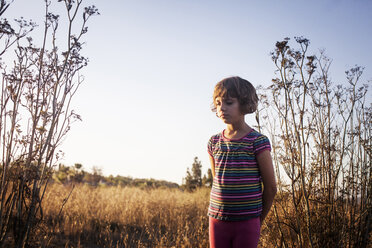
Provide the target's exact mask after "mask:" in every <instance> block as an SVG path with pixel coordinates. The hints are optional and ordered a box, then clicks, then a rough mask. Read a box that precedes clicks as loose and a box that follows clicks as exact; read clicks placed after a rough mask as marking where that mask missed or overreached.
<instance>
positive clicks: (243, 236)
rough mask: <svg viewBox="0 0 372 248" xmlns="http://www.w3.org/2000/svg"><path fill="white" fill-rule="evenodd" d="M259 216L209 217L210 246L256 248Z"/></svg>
mask: <svg viewBox="0 0 372 248" xmlns="http://www.w3.org/2000/svg"><path fill="white" fill-rule="evenodd" d="M260 229H261V224H260V218H259V217H257V218H253V219H249V220H244V221H222V220H217V219H214V218H212V217H209V244H210V247H211V248H256V247H257V244H258V240H259V238H260Z"/></svg>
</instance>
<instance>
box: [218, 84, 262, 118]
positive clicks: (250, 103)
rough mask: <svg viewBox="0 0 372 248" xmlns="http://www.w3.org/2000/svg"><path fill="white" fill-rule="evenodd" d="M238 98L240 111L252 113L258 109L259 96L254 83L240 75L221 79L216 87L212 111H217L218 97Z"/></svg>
mask: <svg viewBox="0 0 372 248" xmlns="http://www.w3.org/2000/svg"><path fill="white" fill-rule="evenodd" d="M217 97H222V98H229V97H233V98H237V99H238V101H239V104H240V111H241V112H242V113H243V114H251V113H253V112H255V111H256V110H257V103H258V97H257V94H256V89H255V88H254V87H253V85H252V84H251V83H250V82H249V81H247V80H245V79H242V78H240V77H229V78H225V79H223V80H221V81H220V82H218V83H217V84H216V86H215V87H214V92H213V104H212V111H213V112H216V103H215V101H216V98H217Z"/></svg>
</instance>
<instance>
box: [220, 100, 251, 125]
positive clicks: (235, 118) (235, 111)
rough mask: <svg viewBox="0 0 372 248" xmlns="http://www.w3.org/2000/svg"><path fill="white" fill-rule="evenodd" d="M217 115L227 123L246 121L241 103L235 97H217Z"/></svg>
mask: <svg viewBox="0 0 372 248" xmlns="http://www.w3.org/2000/svg"><path fill="white" fill-rule="evenodd" d="M214 103H215V105H216V110H217V116H218V117H219V118H220V119H221V120H222V121H223V122H224V123H226V124H234V123H238V122H240V121H242V120H243V121H244V114H242V113H241V111H240V104H239V101H238V99H237V98H234V97H227V98H222V97H216V99H215V100H214Z"/></svg>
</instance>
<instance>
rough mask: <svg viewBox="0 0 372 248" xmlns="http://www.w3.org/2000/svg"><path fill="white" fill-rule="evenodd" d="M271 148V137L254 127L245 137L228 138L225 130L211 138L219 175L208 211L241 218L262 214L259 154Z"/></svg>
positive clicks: (219, 216)
mask: <svg viewBox="0 0 372 248" xmlns="http://www.w3.org/2000/svg"><path fill="white" fill-rule="evenodd" d="M265 150H269V151H270V150H271V146H270V141H269V139H268V138H267V137H266V136H265V135H262V134H260V133H259V132H257V131H255V130H254V129H252V130H251V131H250V132H249V133H248V134H246V135H245V136H244V137H243V138H241V139H227V138H226V137H224V135H223V132H222V133H219V134H217V135H214V136H212V137H211V138H210V140H209V142H208V153H209V154H210V155H211V156H213V158H214V161H215V176H214V178H213V186H212V190H211V195H210V203H209V209H208V215H209V216H211V217H213V218H215V219H219V220H226V221H237V220H246V219H250V218H253V217H258V216H260V215H261V212H262V185H261V176H260V171H259V168H258V163H257V160H256V156H257V155H258V154H259V153H260V152H262V151H265Z"/></svg>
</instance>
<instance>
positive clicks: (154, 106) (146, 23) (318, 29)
mask: <svg viewBox="0 0 372 248" xmlns="http://www.w3.org/2000/svg"><path fill="white" fill-rule="evenodd" d="M92 4H94V5H95V6H96V7H97V8H98V9H99V11H100V13H101V15H100V16H97V17H94V18H92V19H91V21H90V22H89V31H88V33H87V35H86V37H85V41H86V45H85V47H84V51H83V53H84V54H85V55H87V56H88V57H89V60H90V63H89V65H88V67H86V68H85V69H83V71H82V73H83V74H84V76H85V82H84V84H83V85H82V86H81V88H80V89H79V92H78V94H77V95H76V97H75V99H74V100H73V105H74V109H75V110H76V111H77V112H78V113H79V114H81V116H82V119H83V121H82V122H78V123H75V124H74V125H73V126H72V129H71V131H70V133H69V134H68V136H67V138H66V140H65V142H64V144H63V146H62V147H61V148H62V150H63V151H64V152H65V158H64V160H63V161H61V162H62V163H64V164H66V165H73V164H74V163H81V164H83V168H84V169H85V170H90V169H91V168H92V167H93V166H97V167H99V168H101V169H102V171H103V173H104V174H105V175H110V174H112V175H114V176H115V175H122V176H132V177H135V178H155V179H164V180H168V181H173V182H177V183H181V182H182V178H183V177H184V176H185V174H186V168H187V167H190V166H191V164H192V162H193V158H194V157H195V156H197V157H199V159H200V160H201V162H202V165H203V173H204V172H206V170H207V168H208V167H209V160H208V155H207V152H206V144H207V141H208V139H209V137H210V136H211V135H213V134H215V133H217V132H220V131H221V130H222V129H223V128H224V124H223V123H222V121H220V120H219V119H217V118H216V116H215V114H214V113H213V112H211V111H210V104H211V102H212V92H213V87H214V85H215V84H216V83H217V82H218V81H219V80H221V79H223V78H225V77H228V76H236V75H237V76H241V77H243V78H246V79H248V80H249V81H251V82H252V83H253V84H254V85H260V84H261V85H269V84H270V82H271V79H272V78H274V77H275V74H274V71H275V68H274V64H273V62H272V61H271V58H270V56H269V54H270V52H271V51H272V50H273V49H274V46H275V43H276V41H279V40H282V39H283V38H285V37H290V38H291V39H292V41H293V37H294V36H304V37H306V38H308V39H310V42H311V46H310V48H311V50H312V52H314V53H317V52H318V50H319V49H323V48H324V49H325V50H326V54H327V55H328V56H329V57H330V58H332V59H333V62H332V67H331V76H332V79H333V80H334V81H335V83H344V82H345V81H346V79H345V77H344V72H345V70H347V69H349V68H350V67H351V66H353V65H355V64H358V65H362V66H365V71H364V76H363V77H362V81H363V82H365V83H367V81H368V80H370V79H372V46H371V44H372V43H371V41H372V28H371V27H372V15H371V13H372V1H368V0H349V1H346V0H315V1H302V0H299V1H289V0H275V1H274V0H272V1H270V0H267V1H248V0H245V1H243V0H242V1H234V0H231V1H225V0H132V1H128V0H110V1H98V0H86V1H85V5H92ZM43 6H44V0H32V1H30V0H15V1H14V3H13V4H12V5H11V7H10V9H9V10H8V11H7V12H6V16H7V17H8V18H10V19H11V18H16V17H19V16H24V17H25V18H26V19H30V18H31V19H33V20H34V21H36V22H37V23H38V24H39V25H40V26H42V20H41V18H42V15H43ZM39 30H40V28H39ZM36 32H38V30H36ZM291 44H294V41H293V42H292V43H291ZM369 95H371V94H369ZM247 121H248V123H251V125H255V123H254V122H253V119H252V118H251V117H247Z"/></svg>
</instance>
